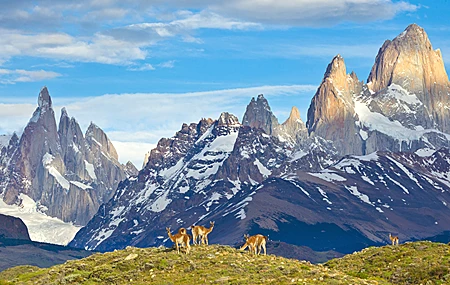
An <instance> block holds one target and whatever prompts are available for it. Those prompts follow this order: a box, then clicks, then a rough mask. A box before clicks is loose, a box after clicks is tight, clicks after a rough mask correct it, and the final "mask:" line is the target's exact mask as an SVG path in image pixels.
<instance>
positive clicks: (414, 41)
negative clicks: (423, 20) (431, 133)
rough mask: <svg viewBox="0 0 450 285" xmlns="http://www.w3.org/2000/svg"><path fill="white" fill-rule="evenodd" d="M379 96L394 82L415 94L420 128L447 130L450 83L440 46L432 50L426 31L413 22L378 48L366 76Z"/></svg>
mask: <svg viewBox="0 0 450 285" xmlns="http://www.w3.org/2000/svg"><path fill="white" fill-rule="evenodd" d="M367 82H368V83H367V85H368V87H369V88H370V90H372V92H375V93H377V94H378V95H377V96H381V95H383V94H384V93H386V92H388V91H387V90H386V89H387V88H388V87H389V86H392V85H393V84H395V85H398V86H401V87H402V88H403V89H405V90H407V92H409V93H410V94H414V95H415V96H416V97H417V98H418V99H419V100H420V102H421V103H423V106H424V110H425V111H424V112H425V114H424V116H423V117H424V118H425V119H426V120H425V121H427V120H432V121H431V122H429V123H428V124H423V127H431V128H438V129H439V130H441V131H443V132H446V133H448V132H450V112H449V108H450V99H449V96H448V95H447V94H450V83H449V80H448V75H447V73H446V71H445V66H444V61H443V59H442V55H441V51H440V50H439V49H437V50H433V48H432V46H431V42H430V40H429V38H428V36H427V33H426V32H425V31H424V29H422V28H421V27H419V26H418V25H416V24H412V25H410V26H408V27H407V28H406V29H405V31H403V32H402V33H401V34H400V35H398V36H397V37H396V38H395V39H394V40H392V41H390V40H387V41H386V42H385V43H384V44H383V46H382V47H381V48H380V50H379V52H378V55H377V57H376V59H375V64H374V65H373V67H372V70H371V72H370V74H369V77H368V79H367Z"/></svg>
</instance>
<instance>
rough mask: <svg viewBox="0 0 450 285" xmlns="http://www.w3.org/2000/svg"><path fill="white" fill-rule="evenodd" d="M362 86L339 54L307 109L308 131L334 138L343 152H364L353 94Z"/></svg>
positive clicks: (329, 138) (330, 65)
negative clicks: (349, 71) (356, 123)
mask: <svg viewBox="0 0 450 285" xmlns="http://www.w3.org/2000/svg"><path fill="white" fill-rule="evenodd" d="M361 90H362V82H360V81H359V80H358V77H357V76H356V74H355V73H353V72H352V73H351V74H349V75H347V71H346V66H345V62H344V59H343V58H342V57H341V56H340V55H337V56H336V57H334V58H333V60H332V61H331V63H330V64H329V65H328V67H327V70H326V72H325V75H324V79H323V81H322V83H321V84H320V86H319V88H318V89H317V92H316V94H315V95H314V97H313V99H312V101H311V105H310V107H309V109H308V121H307V123H306V125H307V128H308V131H309V133H310V135H312V136H319V137H322V138H324V139H327V140H332V141H333V143H334V145H335V146H336V148H337V149H338V150H339V152H340V153H341V154H349V153H354V154H361V153H362V139H361V137H360V135H359V129H358V128H357V126H356V125H355V121H357V117H355V110H354V109H355V104H354V102H353V97H354V95H355V94H359V93H360V92H361Z"/></svg>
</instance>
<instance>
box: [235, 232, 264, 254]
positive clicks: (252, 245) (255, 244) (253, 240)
mask: <svg viewBox="0 0 450 285" xmlns="http://www.w3.org/2000/svg"><path fill="white" fill-rule="evenodd" d="M244 239H245V244H244V245H243V246H242V247H241V250H244V249H245V248H247V247H248V250H249V251H250V252H251V253H253V254H261V251H262V250H264V255H266V254H267V252H266V243H267V240H268V239H269V237H267V236H263V235H260V234H257V235H254V236H249V235H248V234H247V235H244Z"/></svg>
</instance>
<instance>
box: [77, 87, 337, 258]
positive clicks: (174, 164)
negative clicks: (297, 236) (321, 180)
mask: <svg viewBox="0 0 450 285" xmlns="http://www.w3.org/2000/svg"><path fill="white" fill-rule="evenodd" d="M258 101H259V102H261V101H262V102H264V101H265V102H267V101H266V99H265V98H264V97H263V96H262V95H260V96H258V99H257V100H255V99H252V101H251V102H250V104H249V106H248V107H247V111H248V112H250V113H258V112H257V111H256V110H254V109H252V106H256V108H262V109H264V110H266V111H267V106H268V104H255V102H258ZM269 110H270V109H269ZM297 115H298V112H296V111H295V109H294V111H293V114H292V118H291V119H290V120H288V122H287V123H286V124H284V126H292V125H293V124H299V123H302V122H301V121H298V118H296V116H297ZM272 116H273V114H272V115H270V116H268V117H272ZM244 117H250V116H248V115H247V113H246V115H244ZM303 126H304V124H303ZM287 129H289V128H287ZM301 129H302V130H304V131H305V132H306V128H301ZM284 135H285V136H287V135H288V133H285V134H284ZM308 141H309V143H308V144H305V145H299V146H298V147H297V148H293V147H292V146H291V144H289V143H288V142H286V141H283V140H280V139H279V138H278V137H276V136H270V135H268V134H266V133H265V132H264V129H263V128H259V127H250V126H245V125H241V124H240V123H239V121H238V119H237V118H236V117H235V116H234V115H231V114H229V113H222V114H221V115H220V117H219V118H218V119H217V120H212V119H202V120H201V121H199V122H198V123H197V124H195V123H193V124H190V125H187V124H183V126H182V127H181V130H180V131H179V132H177V133H176V135H175V136H174V137H173V138H170V139H166V138H163V139H161V140H160V141H159V142H158V145H157V147H156V148H155V149H153V150H152V151H151V153H150V155H149V160H148V163H147V164H146V166H145V168H143V169H142V170H141V171H140V172H139V174H138V175H137V176H136V177H131V178H129V179H127V180H125V181H124V182H122V183H121V184H120V185H119V187H118V190H117V192H116V194H115V195H114V197H113V198H112V199H111V200H110V201H109V202H108V203H106V204H105V205H103V206H102V207H101V208H100V210H99V212H98V213H97V214H96V215H95V216H94V218H93V219H92V220H91V221H90V222H89V223H88V225H86V227H84V228H83V229H82V230H81V231H80V232H79V233H78V234H77V236H76V237H75V239H74V240H73V241H72V242H71V245H72V246H75V247H86V248H89V249H97V250H110V249H113V248H124V247H125V246H127V245H139V246H149V245H159V244H161V243H162V242H166V240H164V239H165V238H164V237H165V236H166V233H165V226H169V225H171V226H172V227H176V226H178V225H179V224H187V225H191V224H194V223H199V222H203V221H207V219H210V216H211V215H213V214H214V213H216V212H217V211H222V213H224V212H223V211H224V210H225V208H227V206H228V207H230V206H231V205H233V204H238V205H239V204H241V205H244V206H245V204H244V203H243V202H242V203H241V201H242V200H243V199H245V198H246V197H247V196H248V195H249V194H250V193H252V191H253V189H254V188H255V186H257V185H259V184H260V183H261V182H262V181H264V180H265V179H267V178H268V177H270V176H272V175H281V174H282V173H287V172H289V171H294V170H300V169H303V170H318V169H322V168H324V167H326V166H328V165H329V164H330V163H331V162H332V161H334V159H335V157H334V156H333V149H332V146H331V145H330V143H328V144H327V142H326V141H324V140H320V139H318V138H314V139H311V140H309V139H308ZM235 207H236V206H235ZM236 215H237V216H238V217H239V218H242V219H244V218H245V214H243V215H242V216H240V215H239V213H237V214H236ZM175 221H177V222H175ZM163 225H164V226H163ZM241 236H242V232H240V233H237V234H236V236H235V237H234V239H235V240H240V239H241Z"/></svg>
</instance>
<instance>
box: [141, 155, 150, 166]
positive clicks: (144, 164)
mask: <svg viewBox="0 0 450 285" xmlns="http://www.w3.org/2000/svg"><path fill="white" fill-rule="evenodd" d="M149 159H150V151H147V152H146V153H145V155H144V162H143V163H142V168H144V167H145V166H146V165H147V163H148V160H149Z"/></svg>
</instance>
